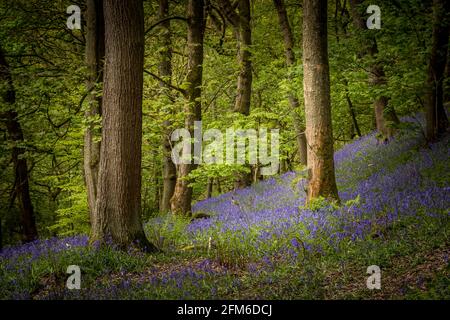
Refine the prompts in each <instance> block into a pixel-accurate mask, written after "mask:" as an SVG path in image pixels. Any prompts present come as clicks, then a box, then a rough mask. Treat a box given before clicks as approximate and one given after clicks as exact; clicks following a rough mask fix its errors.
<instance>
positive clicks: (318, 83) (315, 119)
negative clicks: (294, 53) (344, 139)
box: [303, 0, 339, 201]
mask: <svg viewBox="0 0 450 320" xmlns="http://www.w3.org/2000/svg"><path fill="white" fill-rule="evenodd" d="M303 70H304V77H303V89H304V97H305V114H306V141H307V142H308V173H309V183H308V190H307V191H308V194H307V201H310V200H311V199H313V198H316V197H319V196H323V197H325V198H328V199H330V200H336V201H339V196H338V192H337V187H336V179H335V173H334V159H333V132H332V126H331V104H330V73H329V65H328V43H327V0H305V1H304V2H303Z"/></svg>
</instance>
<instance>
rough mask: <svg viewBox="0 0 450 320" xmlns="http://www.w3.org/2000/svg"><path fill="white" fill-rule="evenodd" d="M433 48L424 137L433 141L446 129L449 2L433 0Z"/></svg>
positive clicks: (428, 80)
mask: <svg viewBox="0 0 450 320" xmlns="http://www.w3.org/2000/svg"><path fill="white" fill-rule="evenodd" d="M433 6H434V8H433V10H434V18H433V20H434V22H433V47H432V51H431V57H430V63H429V65H428V78H427V84H426V86H427V94H426V100H425V114H426V137H427V140H428V141H435V140H436V139H438V137H439V135H441V134H442V133H444V132H445V131H446V130H447V127H448V118H447V115H446V112H445V109H444V102H443V99H444V95H443V81H444V70H445V65H446V62H447V61H446V60H447V51H448V37H449V27H450V23H449V19H450V14H449V12H450V2H449V1H448V0H434V1H433Z"/></svg>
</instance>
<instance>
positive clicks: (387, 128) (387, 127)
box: [349, 0, 399, 141]
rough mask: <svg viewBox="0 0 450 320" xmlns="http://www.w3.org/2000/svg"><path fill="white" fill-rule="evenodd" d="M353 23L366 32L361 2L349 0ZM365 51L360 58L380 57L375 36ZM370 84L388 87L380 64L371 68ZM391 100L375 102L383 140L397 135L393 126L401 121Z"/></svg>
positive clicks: (367, 44) (366, 45) (368, 40)
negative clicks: (390, 102) (366, 56)
mask: <svg viewBox="0 0 450 320" xmlns="http://www.w3.org/2000/svg"><path fill="white" fill-rule="evenodd" d="M349 2H350V8H351V10H350V11H351V15H352V17H353V23H354V25H355V26H356V28H358V29H359V30H365V29H366V28H367V27H366V23H365V21H364V19H363V18H362V15H361V14H360V12H359V10H361V9H362V8H361V2H362V1H361V0H349ZM363 48H364V49H363V50H362V51H361V52H360V56H364V55H368V56H370V57H371V59H376V56H377V55H378V45H377V40H376V38H375V36H368V38H367V39H366V43H364V44H363ZM368 74H369V84H370V85H371V86H373V87H381V86H384V85H386V83H387V80H386V75H385V72H384V67H383V65H382V64H381V63H380V62H374V63H373V64H372V65H371V66H370V67H369V71H368ZM388 102H389V98H388V97H386V96H380V97H378V98H376V99H375V101H374V112H375V123H376V129H377V131H378V133H379V134H380V138H381V140H384V141H387V140H389V139H390V138H391V137H392V136H393V135H394V133H395V130H394V129H393V127H392V124H396V123H399V119H398V117H397V114H396V113H395V110H394V108H393V107H388Z"/></svg>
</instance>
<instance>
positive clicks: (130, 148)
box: [91, 0, 155, 251]
mask: <svg viewBox="0 0 450 320" xmlns="http://www.w3.org/2000/svg"><path fill="white" fill-rule="evenodd" d="M104 14H105V60H106V61H105V77H104V89H103V117H102V145H101V154H100V171H99V183H98V189H97V191H98V194H97V202H96V207H95V212H94V220H93V223H92V231H91V241H97V240H98V241H100V242H105V241H106V240H107V239H109V238H111V240H112V241H113V242H114V243H116V244H118V245H119V246H120V247H126V246H128V245H130V244H132V243H138V244H139V245H140V246H141V247H143V249H145V250H146V251H153V250H155V247H154V246H153V245H152V244H150V243H149V242H148V240H147V239H146V237H145V234H144V231H143V228H142V222H141V158H142V155H141V147H142V86H143V68H144V8H143V3H142V1H141V0H122V1H115V0H105V1H104Z"/></svg>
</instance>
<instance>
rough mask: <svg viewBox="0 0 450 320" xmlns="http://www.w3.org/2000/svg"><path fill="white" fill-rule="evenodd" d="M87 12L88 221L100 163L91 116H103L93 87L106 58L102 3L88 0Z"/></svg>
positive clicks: (86, 146)
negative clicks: (88, 91) (88, 92)
mask: <svg viewBox="0 0 450 320" xmlns="http://www.w3.org/2000/svg"><path fill="white" fill-rule="evenodd" d="M86 2H87V10H86V27H87V33H86V52H85V59H86V65H87V68H88V78H87V81H86V87H87V89H88V90H90V91H91V93H90V94H89V96H88V103H89V107H88V109H87V110H86V112H85V117H86V120H87V123H88V126H87V128H86V131H85V133H84V179H85V183H86V189H87V198H88V204H89V213H90V220H91V221H92V215H93V214H94V210H95V201H96V199H97V183H98V169H99V164H100V142H99V141H98V140H99V139H98V138H99V136H100V133H99V132H96V131H95V128H94V126H95V124H94V123H93V121H92V120H93V117H95V116H97V115H101V113H102V98H101V97H100V96H99V94H98V91H97V90H95V89H94V88H95V87H96V86H97V85H98V83H101V82H102V81H103V58H104V56H105V27H104V24H105V21H104V17H103V5H102V0H87V1H86Z"/></svg>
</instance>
